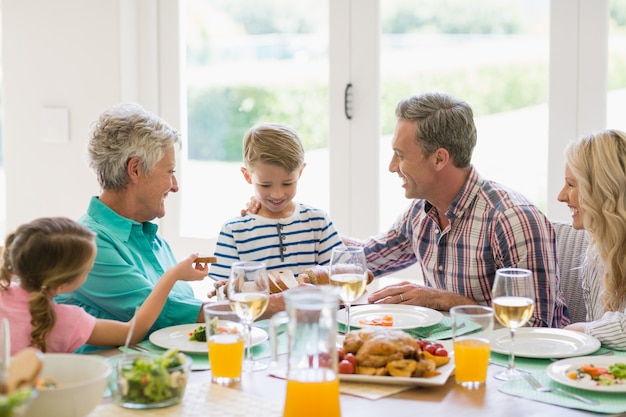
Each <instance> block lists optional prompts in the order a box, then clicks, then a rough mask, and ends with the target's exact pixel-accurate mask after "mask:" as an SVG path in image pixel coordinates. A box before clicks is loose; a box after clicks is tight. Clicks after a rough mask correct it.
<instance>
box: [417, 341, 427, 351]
mask: <svg viewBox="0 0 626 417" xmlns="http://www.w3.org/2000/svg"><path fill="white" fill-rule="evenodd" d="M416 342H417V345H418V346H419V347H420V349H421V350H424V348H425V347H426V342H424V341H423V340H416Z"/></svg>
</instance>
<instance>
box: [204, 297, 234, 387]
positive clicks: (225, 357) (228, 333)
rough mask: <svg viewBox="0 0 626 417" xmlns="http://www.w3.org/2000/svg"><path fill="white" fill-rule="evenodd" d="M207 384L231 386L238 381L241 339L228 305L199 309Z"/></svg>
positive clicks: (226, 302) (221, 303) (215, 305)
mask: <svg viewBox="0 0 626 417" xmlns="http://www.w3.org/2000/svg"><path fill="white" fill-rule="evenodd" d="M203 309H204V319H205V326H206V340H207V345H208V354H209V363H210V364H211V381H213V382H214V383H216V384H220V385H226V386H230V385H234V384H236V383H238V382H239V381H240V380H241V369H242V364H243V352H244V337H243V326H242V324H241V323H240V319H239V317H238V316H237V314H235V312H234V311H232V310H231V308H230V303H229V302H228V301H224V302H217V303H213V304H207V305H205V306H204V307H203Z"/></svg>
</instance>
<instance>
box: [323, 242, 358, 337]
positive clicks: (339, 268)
mask: <svg viewBox="0 0 626 417" xmlns="http://www.w3.org/2000/svg"><path fill="white" fill-rule="evenodd" d="M329 278H330V285H333V286H335V287H338V288H339V298H340V299H341V301H343V304H344V306H345V308H346V323H345V324H346V332H348V331H350V304H352V302H353V301H354V300H356V299H357V298H359V297H360V296H361V295H363V293H364V292H365V287H366V286H367V263H366V262H365V253H364V252H363V248H361V247H356V246H348V247H346V248H334V249H333V253H332V255H331V258H330V274H329Z"/></svg>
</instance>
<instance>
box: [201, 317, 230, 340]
mask: <svg viewBox="0 0 626 417" xmlns="http://www.w3.org/2000/svg"><path fill="white" fill-rule="evenodd" d="M231 324H233V323H231ZM210 326H213V327H212V329H213V331H212V332H210V333H211V334H215V333H222V334H223V333H230V334H239V330H238V329H237V326H236V325H234V324H233V325H232V326H227V325H223V326H218V322H217V317H216V318H215V319H214V320H213V321H212V322H211V323H210ZM189 340H190V341H196V342H206V340H207V339H206V326H204V325H200V326H198V327H197V328H195V329H194V330H193V331H191V332H189Z"/></svg>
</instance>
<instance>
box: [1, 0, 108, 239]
mask: <svg viewBox="0 0 626 417" xmlns="http://www.w3.org/2000/svg"><path fill="white" fill-rule="evenodd" d="M119 14H120V13H119V5H118V2H117V1H100V0H60V1H59V0H55V1H48V0H3V1H2V31H3V34H2V35H3V36H2V39H3V45H2V49H3V70H4V73H3V80H2V84H3V105H4V150H5V154H4V155H5V156H4V158H5V168H6V187H7V188H6V200H7V231H10V230H13V229H14V228H15V227H17V226H18V225H19V224H21V223H23V222H25V221H29V220H31V219H33V218H36V217H40V216H57V215H62V216H68V217H71V218H77V217H79V216H80V215H81V214H82V213H83V212H84V211H85V209H86V207H87V203H88V199H89V197H90V196H91V195H94V194H97V193H98V191H99V188H98V185H97V182H96V179H95V176H94V175H93V174H92V172H91V171H90V170H89V168H88V166H87V164H86V162H84V155H85V139H86V133H87V131H88V128H89V125H90V124H91V122H92V121H93V120H94V118H95V117H97V115H98V114H99V113H100V112H101V111H102V110H103V109H104V108H106V107H108V106H109V105H111V104H114V103H117V102H119V101H120V48H119V45H120V31H119V26H120V25H119V20H120V19H119ZM44 107H61V108H66V109H68V111H69V142H67V143H65V144H50V143H42V142H41V134H40V128H41V127H42V126H41V123H40V112H41V110H42V109H43V108H44Z"/></svg>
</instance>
